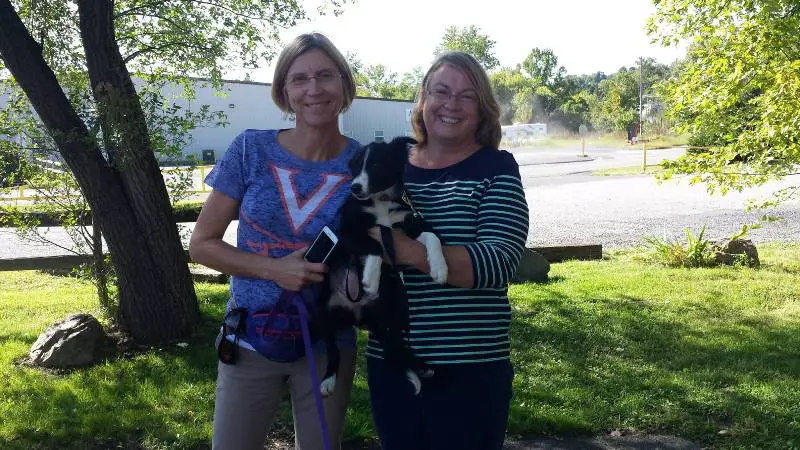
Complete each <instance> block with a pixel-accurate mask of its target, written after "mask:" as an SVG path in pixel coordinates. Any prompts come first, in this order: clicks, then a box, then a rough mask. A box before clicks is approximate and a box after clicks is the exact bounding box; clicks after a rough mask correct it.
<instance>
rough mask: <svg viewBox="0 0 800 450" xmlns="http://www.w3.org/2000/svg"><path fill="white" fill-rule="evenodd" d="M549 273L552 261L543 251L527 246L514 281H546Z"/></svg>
mask: <svg viewBox="0 0 800 450" xmlns="http://www.w3.org/2000/svg"><path fill="white" fill-rule="evenodd" d="M548 273H550V263H549V262H548V261H547V259H545V257H544V256H542V254H541V253H539V252H537V251H535V250H531V249H529V248H526V249H525V250H524V251H523V252H522V258H521V259H520V261H519V268H518V269H517V275H516V276H515V277H514V282H515V283H524V282H526V281H533V282H535V283H546V282H547V281H548V279H549V277H548Z"/></svg>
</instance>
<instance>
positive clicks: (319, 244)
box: [304, 226, 339, 263]
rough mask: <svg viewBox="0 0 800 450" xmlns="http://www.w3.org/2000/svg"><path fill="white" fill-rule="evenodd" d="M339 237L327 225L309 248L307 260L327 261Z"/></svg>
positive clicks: (313, 261)
mask: <svg viewBox="0 0 800 450" xmlns="http://www.w3.org/2000/svg"><path fill="white" fill-rule="evenodd" d="M338 242H339V238H338V237H336V234H334V233H333V231H331V229H330V228H328V227H327V226H325V227H323V228H322V231H320V232H319V234H318V235H317V237H316V238H315V239H314V242H312V243H311V247H309V248H308V250H307V251H306V254H305V256H304V257H305V260H306V261H308V262H312V263H325V261H327V260H328V257H329V256H330V255H331V253H333V249H334V248H336V244H337V243H338Z"/></svg>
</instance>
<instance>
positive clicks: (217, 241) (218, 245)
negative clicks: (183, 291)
mask: <svg viewBox="0 0 800 450" xmlns="http://www.w3.org/2000/svg"><path fill="white" fill-rule="evenodd" d="M238 209H239V202H238V201H237V200H235V199H233V198H231V197H229V196H227V195H225V194H223V193H221V192H219V191H216V190H214V191H212V192H211V194H210V195H209V196H208V199H207V200H206V202H205V204H203V209H202V210H201V211H200V216H199V217H198V218H197V223H196V224H195V227H194V231H193V232H192V237H191V239H190V240H189V255H190V256H191V258H192V260H194V261H195V262H197V263H200V264H202V265H204V266H206V267H210V268H212V269H215V270H218V271H220V272H222V273H227V274H230V275H235V276H239V277H249V278H262V279H265V280H272V281H274V282H275V283H277V284H278V285H279V286H281V287H282V288H284V289H287V290H292V291H298V290H300V289H301V288H302V287H303V286H305V285H306V284H309V283H318V282H321V281H322V280H323V273H324V272H325V266H324V265H323V264H313V263H309V262H306V261H305V260H304V259H303V254H304V253H305V250H306V249H300V250H297V251H295V252H294V253H290V254H289V255H286V256H284V257H282V258H270V257H268V256H262V255H257V254H255V253H250V252H246V251H244V250H241V249H239V248H236V247H234V246H232V245H230V244H228V243H227V242H225V241H224V240H223V239H222V238H223V236H224V234H225V230H226V229H227V228H228V225H230V223H231V221H232V220H233V219H234V218H235V217H236V212H237V210H238Z"/></svg>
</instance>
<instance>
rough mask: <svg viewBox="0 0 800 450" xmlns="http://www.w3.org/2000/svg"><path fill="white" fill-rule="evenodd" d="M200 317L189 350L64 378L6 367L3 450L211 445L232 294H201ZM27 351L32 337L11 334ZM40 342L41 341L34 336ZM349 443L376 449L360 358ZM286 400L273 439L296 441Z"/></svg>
mask: <svg viewBox="0 0 800 450" xmlns="http://www.w3.org/2000/svg"><path fill="white" fill-rule="evenodd" d="M198 300H199V302H200V304H201V311H202V319H201V323H200V326H199V328H198V330H197V333H196V334H195V336H193V337H192V338H191V339H188V340H186V344H188V347H186V348H181V347H179V346H175V345H173V346H165V347H163V348H155V349H151V350H149V351H147V352H143V353H134V354H129V355H126V356H124V357H120V358H116V359H113V360H109V361H107V362H105V363H101V364H99V365H96V366H94V367H90V368H85V369H78V370H73V371H68V372H64V373H60V374H53V373H47V372H42V371H39V370H35V369H31V368H27V367H20V366H6V367H5V368H0V374H3V371H5V372H6V373H5V374H4V375H5V376H6V377H9V378H11V379H12V380H13V387H9V386H6V387H2V386H0V396H4V397H6V400H7V402H6V403H5V404H4V403H2V401H0V415H2V416H3V419H2V420H3V422H4V423H3V426H2V427H0V431H3V432H4V433H7V434H8V433H10V435H11V436H10V437H4V436H2V435H0V448H3V449H12V450H16V449H19V450H32V449H53V448H59V449H101V448H102V449H107V448H123V449H139V448H185V449H207V448H210V441H209V438H210V435H211V423H212V418H213V406H214V388H215V382H216V374H217V358H216V350H215V349H214V347H213V342H214V339H215V337H216V334H217V332H218V330H219V324H220V321H221V318H222V314H223V311H224V304H225V301H226V300H227V293H226V292H214V290H213V289H212V290H210V292H203V289H202V288H201V289H199V291H198ZM2 337H3V340H4V341H5V340H6V339H9V340H15V341H19V342H22V343H24V344H25V345H26V346H27V347H29V346H30V344H32V343H33V340H32V339H31V337H30V336H27V335H11V336H9V335H6V336H2ZM34 340H35V337H34ZM358 370H359V372H360V373H359V376H358V379H357V380H356V384H355V385H354V386H353V394H352V398H353V400H352V402H351V411H350V412H349V417H348V420H349V422H350V423H351V424H352V428H351V429H348V430H347V432H346V436H345V438H346V439H348V440H349V441H350V445H349V446H348V448H351V449H361V448H370V446H369V442H368V440H365V439H364V437H365V436H369V435H371V432H372V430H371V420H370V411H369V394H368V392H367V389H366V382H365V380H364V377H363V374H364V373H365V372H366V369H365V367H364V360H363V356H361V357H360V358H359V368H358ZM292 433H293V432H292V426H291V410H290V406H289V404H288V402H284V405H283V408H282V409H281V411H280V412H279V414H278V418H277V421H276V423H275V425H274V426H273V428H272V430H271V431H270V438H271V439H273V440H277V441H281V442H291V441H292V439H293V438H292Z"/></svg>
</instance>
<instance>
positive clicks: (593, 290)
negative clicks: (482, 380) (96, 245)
mask: <svg viewBox="0 0 800 450" xmlns="http://www.w3.org/2000/svg"><path fill="white" fill-rule="evenodd" d="M760 250H761V259H762V262H763V263H764V265H763V266H762V268H760V269H748V268H718V269H665V268H662V267H659V266H655V265H651V264H648V263H642V262H640V261H639V260H638V259H637V258H636V253H635V252H632V251H627V252H619V253H615V254H614V255H611V256H610V257H608V258H607V259H606V260H603V261H594V262H567V263H561V264H554V265H553V267H552V270H551V276H552V281H551V282H550V283H548V284H541V285H539V284H523V285H515V286H512V288H511V292H510V295H511V299H512V303H513V307H514V309H515V313H516V314H515V319H514V321H513V359H514V363H515V366H516V374H517V375H516V378H515V382H514V383H515V398H514V400H513V403H512V408H511V418H510V421H509V432H510V434H513V435H530V434H536V435H539V434H548V435H569V434H597V433H607V432H608V431H610V430H613V429H622V430H628V431H631V432H653V433H662V434H674V435H678V436H682V437H684V438H688V439H692V440H694V441H697V442H699V443H701V444H702V445H704V446H709V447H713V448H747V447H753V448H798V447H800V299H799V298H798V292H800V276H798V275H800V245H798V244H788V245H780V246H777V245H775V246H769V247H764V248H761V249H760ZM197 291H198V297H199V300H200V306H201V310H202V312H203V317H204V325H203V326H202V328H201V329H200V331H199V333H198V335H197V336H196V337H194V338H192V339H191V340H189V341H187V343H188V344H189V346H188V347H187V348H182V347H180V346H177V345H173V346H167V347H164V348H159V349H154V350H153V351H152V352H148V353H145V354H139V355H133V356H128V357H125V358H122V359H119V360H115V361H109V362H107V363H104V364H102V365H99V366H96V367H93V368H91V369H87V370H81V371H74V372H71V373H66V374H52V373H41V372H39V371H35V370H32V369H28V368H23V367H19V366H17V365H16V364H15V361H17V360H18V359H19V358H20V357H22V356H23V355H24V354H25V353H26V352H27V351H28V349H29V348H30V345H31V344H32V343H33V342H34V340H35V339H36V337H37V335H38V333H40V332H41V331H42V330H43V329H44V328H45V327H46V326H47V325H48V324H50V323H52V322H54V321H56V320H58V319H61V318H63V317H64V316H65V315H66V314H68V313H69V312H73V311H79V310H84V311H92V312H96V311H95V300H94V298H93V292H92V288H91V286H90V285H87V284H84V283H81V282H79V281H76V280H73V279H69V278H63V277H62V278H59V277H52V276H49V275H43V274H40V273H36V272H8V273H0V327H1V328H0V377H2V378H3V379H4V380H5V382H4V383H2V384H0V417H2V420H0V447H1V448H9V449H25V450H31V449H44V448H75V449H78V448H81V449H83V448H109V447H116V446H117V445H120V446H122V447H125V448H127V447H128V446H129V445H130V444H133V443H135V444H137V445H141V447H143V448H148V449H166V448H197V447H198V446H200V447H204V445H205V444H206V443H207V442H208V439H209V436H210V432H211V427H210V425H211V417H212V408H213V390H214V377H215V372H216V368H215V359H214V358H215V354H214V351H213V348H212V346H211V343H212V341H213V336H214V333H215V328H216V322H217V320H218V319H219V317H220V314H221V313H222V309H223V303H224V301H225V299H226V288H225V287H224V286H219V285H208V284H198V285H197ZM362 338H363V336H362ZM359 371H360V373H359V376H358V378H357V380H356V386H355V389H354V398H353V402H352V405H351V406H352V408H351V411H350V416H349V424H348V425H349V426H348V429H347V432H346V436H347V439H348V440H349V441H351V442H355V441H359V440H363V439H369V438H370V437H371V436H372V433H373V431H372V427H371V422H370V418H369V401H368V393H367V387H366V383H365V379H364V376H363V375H364V370H363V361H362V365H361V367H360V368H359ZM287 417H288V409H287V410H284V411H283V419H282V422H281V423H280V424H279V425H277V432H278V433H279V434H281V435H283V434H285V433H286V431H287V425H286V424H287V421H286V419H287Z"/></svg>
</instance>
